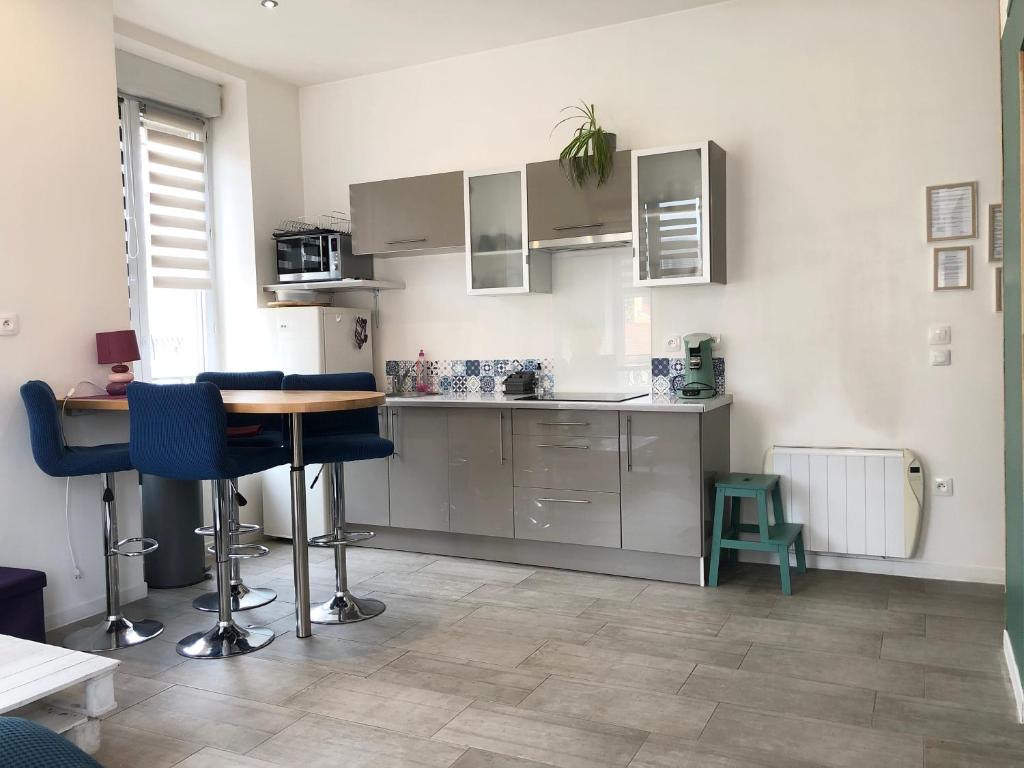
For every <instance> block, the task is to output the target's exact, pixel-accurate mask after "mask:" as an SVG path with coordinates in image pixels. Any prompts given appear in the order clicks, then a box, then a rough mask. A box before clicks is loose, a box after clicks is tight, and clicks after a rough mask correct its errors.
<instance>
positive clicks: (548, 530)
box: [515, 488, 622, 548]
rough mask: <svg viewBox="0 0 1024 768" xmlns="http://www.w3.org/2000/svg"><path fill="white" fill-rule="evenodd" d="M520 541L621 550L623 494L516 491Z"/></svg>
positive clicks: (517, 524) (517, 532) (516, 511)
mask: <svg viewBox="0 0 1024 768" xmlns="http://www.w3.org/2000/svg"><path fill="white" fill-rule="evenodd" d="M515 525H516V538H517V539H533V540H534V541H557V542H561V543H563V544H588V545H590V546H595V547H616V548H618V547H620V546H621V544H622V525H621V523H620V521H619V494H617V493H590V492H586V491H552V490H543V489H540V488H516V492H515Z"/></svg>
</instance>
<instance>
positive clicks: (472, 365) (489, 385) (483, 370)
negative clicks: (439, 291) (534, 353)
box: [384, 357, 555, 394]
mask: <svg viewBox="0 0 1024 768" xmlns="http://www.w3.org/2000/svg"><path fill="white" fill-rule="evenodd" d="M538 367H539V368H540V371H539V373H538V374H537V389H538V391H540V392H552V391H554V388H555V371H554V363H553V362H552V361H551V360H550V359H546V358H544V359H538V358H532V357H531V358H522V359H512V360H509V359H499V360H479V359H475V360H428V361H427V364H426V374H425V375H426V377H427V383H428V384H429V385H430V388H431V389H434V390H437V391H438V392H445V393H448V392H454V393H456V394H465V393H475V392H483V393H491V392H498V393H500V392H501V385H502V382H503V381H504V380H505V377H506V376H507V375H508V374H510V373H513V372H514V371H537V370H538ZM405 371H409V373H408V377H407V378H406V381H405V389H406V390H412V389H415V388H416V361H415V360H388V361H386V362H385V363H384V373H385V374H387V381H386V383H385V386H386V391H387V393H388V394H393V393H394V387H395V379H394V378H393V377H395V376H399V375H401V374H402V373H404V372H405Z"/></svg>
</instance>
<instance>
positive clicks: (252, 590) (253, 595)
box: [192, 584, 277, 613]
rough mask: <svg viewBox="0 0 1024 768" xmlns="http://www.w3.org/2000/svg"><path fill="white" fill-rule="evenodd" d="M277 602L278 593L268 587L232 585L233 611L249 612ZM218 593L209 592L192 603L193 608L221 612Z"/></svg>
mask: <svg viewBox="0 0 1024 768" xmlns="http://www.w3.org/2000/svg"><path fill="white" fill-rule="evenodd" d="M275 600H277V592H275V591H274V590H272V589H267V588H266V587H247V586H245V584H232V585H231V610H232V611H248V610H251V609H253V608H259V607H260V606H263V605H267V604H269V603H272V602H274V601H275ZM219 605H220V603H219V598H218V597H217V593H216V592H207V593H206V594H205V595H200V596H199V597H197V598H196V599H195V600H193V601H192V607H193V608H195V609H196V610H200V611H209V612H210V613H216V612H217V611H218V610H219Z"/></svg>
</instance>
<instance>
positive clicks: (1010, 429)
mask: <svg viewBox="0 0 1024 768" xmlns="http://www.w3.org/2000/svg"><path fill="white" fill-rule="evenodd" d="M1022 50H1024V0H1011V3H1010V10H1009V17H1008V19H1007V22H1006V26H1005V28H1004V29H1003V39H1002V44H1001V51H1000V60H1001V69H1002V92H1003V238H1004V239H1003V243H1004V246H1003V253H1004V254H1005V256H1004V260H1003V296H1004V301H1003V378H1004V382H1003V384H1004V389H1003V392H1004V394H1003V397H1004V401H1005V417H1004V418H1005V420H1006V423H1005V454H1004V457H1005V463H1006V634H1007V637H1008V638H1009V642H1010V646H1011V648H1012V650H1013V656H1014V659H1015V660H1016V666H1017V670H1016V672H1017V674H1018V675H1019V677H1018V678H1017V679H1018V680H1019V679H1020V678H1021V677H1024V666H1022V665H1024V450H1022V444H1021V437H1022V435H1021V432H1022V429H1024V423H1022V421H1021V419H1022V416H1024V414H1022V412H1021V398H1022V391H1021V275H1020V271H1021V269H1020V266H1021V264H1020V262H1021V259H1020V255H1021V249H1020V247H1021V56H1022V54H1021V51H1022ZM1019 707H1020V702H1018V708H1019Z"/></svg>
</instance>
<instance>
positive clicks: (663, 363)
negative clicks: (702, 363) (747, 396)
mask: <svg viewBox="0 0 1024 768" xmlns="http://www.w3.org/2000/svg"><path fill="white" fill-rule="evenodd" d="M711 365H712V366H713V368H714V371H715V390H716V391H717V392H718V394H720V395H721V394H725V358H724V357H714V358H712V359H711ZM685 370H686V360H685V359H684V358H682V357H654V358H651V391H652V392H654V394H656V395H667V394H670V393H671V392H672V389H673V387H672V381H673V380H674V379H675V378H676V377H677V376H682V375H683V372H684V371H685Z"/></svg>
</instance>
